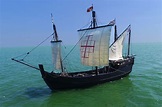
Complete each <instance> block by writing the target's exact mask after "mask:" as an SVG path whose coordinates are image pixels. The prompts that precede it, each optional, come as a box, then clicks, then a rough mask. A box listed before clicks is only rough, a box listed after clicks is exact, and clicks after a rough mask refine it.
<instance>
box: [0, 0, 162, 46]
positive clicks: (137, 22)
mask: <svg viewBox="0 0 162 107" xmlns="http://www.w3.org/2000/svg"><path fill="white" fill-rule="evenodd" d="M92 4H93V7H94V10H95V11H96V16H97V21H98V25H102V24H104V25H105V24H108V23H109V22H110V21H111V20H113V19H116V25H117V28H118V34H120V33H122V31H123V30H124V29H125V28H126V27H127V26H128V25H129V24H131V29H132V40H131V41H132V42H133V43H150V42H162V0H0V47H17V46H36V45H37V44H39V43H40V42H41V41H43V40H44V39H45V38H47V37H48V36H49V35H51V34H52V33H53V29H52V23H51V13H52V14H53V18H54V23H55V25H56V28H57V33H58V36H59V38H60V39H62V40H63V44H65V45H66V44H67V45H73V44H75V43H76V42H77V41H78V39H79V36H78V32H77V30H78V29H81V28H84V26H86V25H87V24H88V23H89V22H90V21H91V13H90V12H89V13H87V12H86V10H87V8H88V7H90V6H91V5H92ZM49 41H50V39H49V40H48V41H47V42H45V43H44V45H48V44H49V45H50V42H49Z"/></svg>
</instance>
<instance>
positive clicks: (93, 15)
mask: <svg viewBox="0 0 162 107" xmlns="http://www.w3.org/2000/svg"><path fill="white" fill-rule="evenodd" d="M92 6H93V5H92ZM92 24H93V26H92V28H95V27H96V26H97V22H96V12H95V11H94V10H93V8H92ZM95 68H96V71H95V72H96V75H98V66H95Z"/></svg>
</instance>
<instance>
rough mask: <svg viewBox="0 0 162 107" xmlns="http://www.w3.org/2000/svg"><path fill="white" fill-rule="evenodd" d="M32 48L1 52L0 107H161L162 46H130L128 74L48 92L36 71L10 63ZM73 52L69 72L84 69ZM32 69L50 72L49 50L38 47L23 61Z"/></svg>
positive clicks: (1, 49)
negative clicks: (131, 56) (131, 58)
mask: <svg viewBox="0 0 162 107" xmlns="http://www.w3.org/2000/svg"><path fill="white" fill-rule="evenodd" d="M30 49H32V47H18V48H0V107H162V43H147V44H146V43H145V44H144V43H139V44H132V50H131V51H132V53H134V54H136V57H135V64H134V66H133V70H132V72H131V74H130V75H129V76H127V77H125V78H122V79H121V80H117V81H113V82H110V83H105V84H101V85H97V86H94V87H91V88H86V89H72V90H67V91H58V90H56V91H53V92H52V91H51V90H50V89H49V88H48V86H47V85H46V84H45V83H44V81H43V79H42V77H41V74H40V72H39V71H37V70H34V69H32V68H28V67H26V66H24V65H21V64H18V63H16V62H14V61H12V60H11V58H12V57H15V56H18V55H20V54H22V53H25V52H28V51H29V50H30ZM77 56H78V53H77V52H75V51H74V52H73V53H72V55H70V56H69V57H68V58H67V59H68V61H65V64H66V65H68V66H67V69H68V70H69V71H71V70H74V71H77V70H79V69H85V68H86V69H87V68H88V67H83V66H81V65H80V64H78V63H76V62H77V61H78V60H79V59H78V57H77ZM25 61H27V62H30V63H31V64H33V65H34V66H37V65H38V64H39V63H42V64H44V68H45V69H46V70H47V71H52V60H51V48H50V47H48V46H47V47H40V48H38V49H37V50H34V51H33V52H32V54H29V56H28V57H26V59H25Z"/></svg>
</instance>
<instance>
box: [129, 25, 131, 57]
mask: <svg viewBox="0 0 162 107" xmlns="http://www.w3.org/2000/svg"><path fill="white" fill-rule="evenodd" d="M128 31H129V37H128V56H129V55H130V40H131V26H130V25H129V29H128Z"/></svg>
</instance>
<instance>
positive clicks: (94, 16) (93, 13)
mask: <svg viewBox="0 0 162 107" xmlns="http://www.w3.org/2000/svg"><path fill="white" fill-rule="evenodd" d="M92 24H93V26H92V27H93V28H95V27H96V26H97V22H96V12H95V11H93V10H92Z"/></svg>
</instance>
